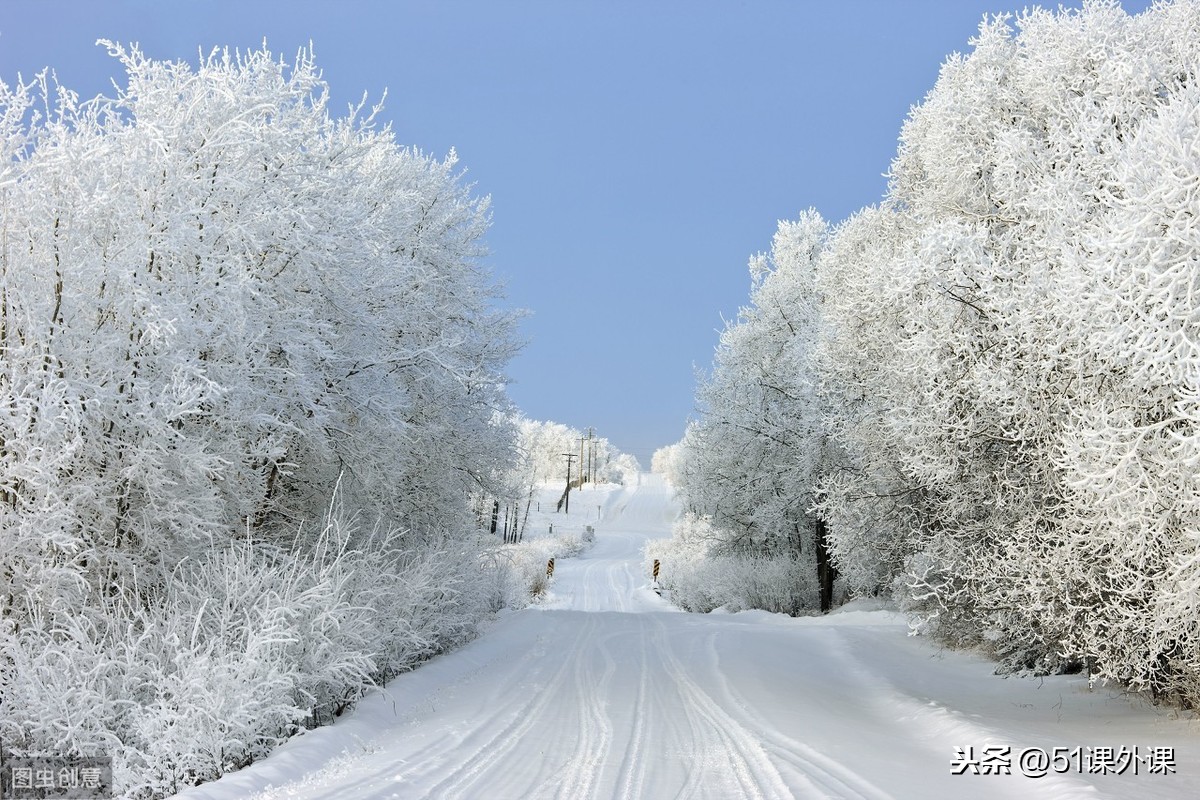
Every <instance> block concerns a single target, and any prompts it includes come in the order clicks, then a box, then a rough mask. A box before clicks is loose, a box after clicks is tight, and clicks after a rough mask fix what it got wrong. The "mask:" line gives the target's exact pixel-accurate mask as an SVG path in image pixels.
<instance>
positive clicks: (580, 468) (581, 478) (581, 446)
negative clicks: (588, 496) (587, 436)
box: [579, 436, 584, 489]
mask: <svg viewBox="0 0 1200 800" xmlns="http://www.w3.org/2000/svg"><path fill="white" fill-rule="evenodd" d="M583 441H584V440H583V437H582V436H581V437H579V488H580V489H582V488H583Z"/></svg>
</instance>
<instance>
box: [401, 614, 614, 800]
mask: <svg viewBox="0 0 1200 800" xmlns="http://www.w3.org/2000/svg"><path fill="white" fill-rule="evenodd" d="M596 627H597V623H596V621H595V619H594V618H588V619H587V621H586V624H585V625H583V626H582V627H581V628H580V629H579V633H578V634H577V636H576V639H575V641H573V642H572V647H571V652H572V653H573V654H574V655H573V657H567V658H564V659H563V662H562V664H561V665H559V667H558V669H557V671H556V672H555V673H554V676H553V677H552V678H551V679H550V681H549V682H548V683H546V684H545V685H544V686H543V687H540V691H538V692H537V693H536V694H535V695H534V697H535V698H536V699H534V700H532V701H528V702H522V701H520V700H518V701H517V702H514V703H510V704H508V705H507V706H505V711H509V710H510V709H513V708H516V709H517V711H516V713H515V714H511V715H509V714H506V713H504V712H498V713H496V714H493V715H490V716H489V718H488V722H489V723H491V722H493V721H496V720H498V719H499V718H500V717H502V716H504V717H507V718H508V719H507V721H506V722H505V723H503V724H502V725H501V726H500V728H499V729H498V730H495V731H494V732H493V733H492V734H491V735H490V736H488V738H487V740H486V741H485V742H484V743H483V744H482V745H480V746H479V747H478V748H476V749H475V751H474V753H472V754H471V755H470V756H468V757H467V758H463V757H462V744H461V743H460V744H458V745H457V746H454V747H452V754H453V755H454V756H455V757H456V758H457V759H458V760H459V762H460V763H459V766H457V767H455V768H454V769H453V771H452V772H450V774H448V775H446V776H445V777H444V778H442V780H440V781H438V782H437V783H435V784H434V785H433V786H431V787H430V788H429V789H428V790H427V791H426V792H425V796H426V797H436V798H447V800H454V798H474V797H479V795H478V794H477V793H469V792H468V790H469V789H471V788H472V787H473V786H474V785H475V783H476V782H478V781H479V780H480V779H481V778H482V777H483V776H484V775H486V774H487V773H488V772H490V771H491V770H492V769H493V768H494V767H496V766H497V765H499V764H500V763H501V762H502V761H503V760H504V758H505V757H507V756H508V755H509V754H510V753H512V751H513V750H515V749H516V748H517V747H518V746H519V745H521V744H522V743H523V740H524V738H525V737H526V735H528V734H529V733H530V731H532V730H533V729H534V728H536V727H538V726H539V725H541V724H542V723H543V722H544V718H545V717H546V712H547V709H548V708H549V707H550V706H551V705H552V703H554V702H556V701H558V700H560V699H561V695H562V694H563V692H562V689H563V687H564V686H565V685H566V683H567V680H568V673H569V672H570V671H571V667H573V666H575V667H576V668H578V663H577V662H578V659H579V652H580V651H581V650H582V649H583V647H582V643H583V642H586V641H587V639H588V638H589V636H590V634H591V632H592V631H594V630H595V628H596ZM514 695H515V696H517V697H521V698H524V697H525V695H523V694H521V693H517V692H514ZM421 757H422V756H420V755H418V756H417V758H421Z"/></svg>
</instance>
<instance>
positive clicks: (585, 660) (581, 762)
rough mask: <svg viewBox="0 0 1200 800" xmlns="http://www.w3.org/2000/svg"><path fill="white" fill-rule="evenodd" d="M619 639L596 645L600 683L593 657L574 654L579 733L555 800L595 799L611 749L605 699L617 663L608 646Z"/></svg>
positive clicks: (604, 639) (579, 651)
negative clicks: (599, 659) (595, 789)
mask: <svg viewBox="0 0 1200 800" xmlns="http://www.w3.org/2000/svg"><path fill="white" fill-rule="evenodd" d="M619 635H620V632H616V633H609V634H608V635H606V636H604V637H602V638H601V639H600V640H599V641H598V642H596V644H595V649H596V651H597V652H598V653H599V654H600V656H601V658H602V660H603V662H604V668H603V670H602V671H601V675H600V677H599V679H597V678H596V677H595V670H594V661H593V659H592V658H591V657H590V654H589V653H588V652H587V651H585V650H583V649H579V648H577V649H576V651H575V653H574V661H575V696H576V698H577V702H578V703H579V704H580V706H581V708H579V733H578V736H577V737H576V742H577V743H576V745H575V751H574V752H573V753H572V754H571V757H570V760H569V761H568V762H567V764H566V766H565V768H564V769H563V770H562V771H561V772H560V776H559V780H560V781H561V784H560V787H559V790H558V793H557V795H556V797H558V798H560V799H561V800H576V799H578V800H586V799H587V798H590V797H592V796H593V790H594V788H595V786H596V782H597V780H598V779H599V777H600V772H601V770H602V769H603V766H604V762H605V761H606V760H607V757H608V752H609V749H610V748H611V746H612V735H613V729H612V721H611V720H610V719H609V717H608V709H607V707H606V704H605V697H606V696H607V694H608V687H609V684H610V683H611V682H612V678H613V675H614V674H615V673H616V670H617V663H616V661H615V660H614V659H613V657H612V653H611V652H610V650H609V646H608V643H609V642H611V641H612V640H613V639H615V638H617V636H619Z"/></svg>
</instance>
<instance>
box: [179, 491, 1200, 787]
mask: <svg viewBox="0 0 1200 800" xmlns="http://www.w3.org/2000/svg"><path fill="white" fill-rule="evenodd" d="M542 505H543V506H546V507H549V503H548V502H543V504H542ZM572 506H573V508H572V514H571V515H570V516H564V515H559V516H558V517H555V518H557V519H560V520H561V522H560V524H561V525H562V526H564V527H565V528H570V527H571V526H574V527H576V528H581V527H582V526H583V525H584V524H592V525H594V526H595V529H596V542H595V546H594V547H593V548H592V549H591V550H590V551H588V552H587V553H585V554H584V555H583V556H582V557H580V558H577V559H570V560H562V561H560V562H559V563H558V564H557V565H556V569H555V575H554V584H553V587H552V593H551V595H550V596H549V597H548V598H547V599H546V601H545V602H543V603H542V604H540V605H538V606H534V607H531V608H529V609H526V610H524V611H520V612H516V613H510V614H507V615H504V616H502V617H501V618H500V619H499V620H498V621H497V622H496V623H495V624H494V625H492V626H491V627H490V628H489V629H488V630H487V632H486V633H485V634H484V635H483V636H481V637H480V638H479V639H477V640H476V641H474V642H473V643H472V644H470V645H468V646H467V647H464V648H463V649H461V650H459V651H457V652H454V653H450V654H448V655H445V656H442V657H440V658H437V659H435V660H434V661H432V662H430V663H428V664H427V665H425V666H423V667H421V668H420V669H418V670H416V671H415V672H412V673H410V674H407V675H403V676H401V677H399V678H397V679H396V680H394V681H392V682H391V683H390V684H389V685H388V687H387V690H386V691H385V692H379V693H377V694H374V695H372V696H370V697H367V698H366V699H364V701H363V702H362V703H361V704H360V705H359V707H358V708H357V709H355V711H354V712H353V713H351V714H348V715H347V716H346V717H345V718H343V719H342V720H340V721H339V722H338V723H337V724H336V725H333V726H331V727H329V728H323V729H319V730H315V731H311V732H309V733H307V734H305V735H303V736H300V737H298V738H296V739H294V740H292V741H291V742H289V743H287V744H286V745H284V746H283V747H282V748H280V749H279V750H278V751H277V752H276V753H275V754H274V755H272V756H271V757H270V758H268V759H266V760H265V761H263V762H261V763H258V764H255V765H252V766H250V767H248V768H247V769H244V770H242V771H240V772H237V773H234V774H231V775H228V776H226V777H225V778H224V779H222V780H220V781H218V782H216V783H213V784H209V785H206V786H201V787H197V788H195V789H192V790H190V791H188V792H185V793H184V794H183V795H181V797H186V798H190V799H191V800H199V799H200V798H209V799H210V800H228V798H241V797H255V796H257V797H262V798H330V799H332V798H465V799H468V800H474V799H477V798H482V799H484V800H486V799H488V798H501V799H503V798H563V800H566V799H567V798H677V797H680V798H720V799H721V800H728V799H729V798H791V797H801V798H808V797H811V798H825V797H836V798H870V799H871V800H875V799H876V798H918V797H919V798H942V797H945V798H961V797H967V796H970V797H977V798H993V797H997V798H999V797H1019V798H1023V800H1032V799H1033V798H1109V797H1111V798H1123V799H1124V798H1185V797H1187V798H1191V797H1195V796H1197V793H1198V792H1200V723H1198V722H1196V721H1195V720H1193V719H1192V718H1190V717H1188V716H1186V715H1180V714H1173V713H1171V712H1169V711H1166V710H1162V709H1156V708H1152V707H1150V706H1148V705H1146V704H1145V703H1144V702H1142V701H1140V700H1138V699H1136V698H1132V697H1128V696H1125V695H1123V694H1122V693H1121V692H1119V691H1117V690H1114V689H1107V688H1103V687H1098V688H1095V689H1089V687H1088V685H1087V681H1086V680H1084V679H1082V678H1080V677H1076V676H1063V677H1053V678H1045V679H1038V678H1008V679H1004V678H1000V677H996V676H995V675H993V674H992V673H993V667H992V665H991V664H989V663H988V662H987V661H986V660H984V659H982V658H980V657H977V656H975V655H972V654H968V653H960V652H949V651H944V650H941V649H939V648H938V647H937V646H936V645H934V644H932V643H930V642H929V641H927V640H924V639H921V638H914V637H910V636H908V628H907V626H906V624H905V621H904V620H903V619H902V618H901V617H900V616H898V615H897V614H895V613H893V612H889V611H887V610H882V609H877V608H873V607H872V606H870V605H869V604H852V605H851V606H848V607H847V608H845V609H843V610H841V611H840V612H838V613H833V614H830V615H827V616H824V617H810V618H802V619H792V618H787V617H781V616H777V615H771V614H766V613H762V612H746V613H740V614H721V613H713V614H708V615H692V614H685V613H682V612H679V611H677V610H674V609H673V608H672V607H671V606H670V605H669V603H667V601H666V600H664V599H662V598H660V597H658V596H657V595H656V594H655V593H654V592H653V591H652V590H651V588H650V580H649V576H647V575H646V574H645V570H644V568H643V564H642V546H643V544H644V543H645V541H646V540H647V539H648V538H653V537H663V536H667V535H669V532H670V525H671V522H672V520H673V519H674V518H675V516H676V513H677V509H676V507H675V504H674V500H673V497H672V492H671V489H670V488H669V486H668V485H666V484H665V483H664V482H662V480H661V479H659V478H658V477H656V476H651V475H643V476H642V477H641V480H640V483H639V485H636V486H628V487H622V488H607V489H606V488H592V487H586V488H585V489H584V490H582V491H580V492H573V493H572ZM662 568H663V569H664V570H669V569H670V565H669V564H664V565H662ZM1001 747H1008V748H1010V751H1009V752H1010V754H1011V755H1010V756H1009V759H1008V760H1009V761H1010V763H1011V767H1010V769H1011V774H973V773H974V772H975V771H976V766H975V765H974V762H980V765H979V768H978V769H979V772H980V773H986V771H987V768H986V766H985V765H986V763H987V762H986V760H984V759H982V756H983V755H984V754H985V752H988V748H1001ZM956 748H962V752H963V754H964V755H965V756H967V757H966V758H963V757H962V756H960V755H959V752H958V751H957V750H956ZM968 748H970V750H968ZM1031 748H1040V749H1041V750H1042V751H1043V752H1045V753H1046V754H1047V755H1048V756H1050V757H1051V758H1054V757H1055V756H1056V755H1057V756H1058V758H1057V760H1055V761H1053V762H1052V763H1051V765H1050V768H1049V769H1048V773H1049V774H1047V775H1046V776H1044V777H1029V776H1026V775H1024V774H1022V770H1021V767H1020V764H1019V757H1020V756H1021V754H1022V753H1023V752H1024V751H1026V750H1029V749H1031ZM1054 748H1061V749H1060V750H1058V751H1055V750H1054ZM1077 748H1081V749H1077ZM1090 748H1113V750H1114V751H1116V752H1115V753H1114V755H1115V756H1119V755H1120V752H1121V751H1120V748H1126V753H1130V754H1131V753H1133V751H1134V748H1137V754H1138V756H1139V757H1140V758H1141V759H1142V760H1140V761H1137V760H1134V761H1132V762H1131V763H1129V764H1127V766H1126V768H1125V770H1124V772H1123V774H1119V775H1118V774H1112V773H1113V772H1114V770H1113V769H1109V770H1107V774H1106V772H1105V771H1104V770H1102V769H1099V767H1100V766H1101V759H1100V758H1098V757H1094V755H1093V751H1091V750H1090ZM1154 748H1173V750H1172V752H1171V753H1170V755H1173V764H1172V766H1173V769H1174V772H1170V771H1169V770H1164V771H1165V772H1166V774H1158V773H1157V772H1156V773H1154V774H1151V772H1150V769H1151V764H1156V765H1157V767H1156V769H1157V768H1159V767H1162V766H1163V765H1164V764H1165V762H1166V761H1167V759H1166V756H1167V755H1168V753H1166V752H1165V751H1158V753H1157V754H1158V756H1161V757H1160V758H1148V756H1150V755H1151V754H1152V753H1154V752H1155V750H1154ZM992 752H1003V751H992ZM1101 752H1103V751H1101ZM1004 760H1005V759H1004V758H1003V757H1001V758H999V759H998V760H997V761H995V762H993V763H994V764H996V765H997V766H999V765H1002V764H1003V762H1004ZM1034 760H1035V761H1036V757H1034ZM956 763H957V765H958V767H957V771H960V772H963V773H964V774H953V773H954V772H955V771H956V767H955V764H956ZM1118 763H1119V760H1118ZM1134 767H1137V769H1138V774H1136V775H1135V774H1133V769H1134ZM1056 770H1059V771H1056ZM1093 770H1095V771H1093ZM1000 772H1001V773H1003V769H1000Z"/></svg>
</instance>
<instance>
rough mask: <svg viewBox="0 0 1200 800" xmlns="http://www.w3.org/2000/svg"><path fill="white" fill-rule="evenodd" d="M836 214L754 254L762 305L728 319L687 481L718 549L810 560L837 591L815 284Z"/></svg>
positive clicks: (825, 598)
mask: <svg viewBox="0 0 1200 800" xmlns="http://www.w3.org/2000/svg"><path fill="white" fill-rule="evenodd" d="M825 236H826V223H825V221H824V220H822V219H821V218H820V216H819V215H818V214H816V213H815V212H813V211H809V212H806V213H805V214H803V215H802V216H801V217H800V219H799V220H798V221H795V222H781V223H780V224H779V229H778V232H777V233H776V234H775V237H774V240H773V242H772V247H771V252H770V254H760V255H758V256H756V257H755V258H753V259H751V261H750V274H751V280H752V289H751V296H750V300H751V305H750V306H747V307H745V308H743V309H742V310H741V312H740V314H739V318H738V320H737V322H736V323H734V324H731V325H729V326H727V327H726V329H725V331H724V332H723V333H722V335H721V342H720V345H719V346H718V348H717V354H716V359H715V363H714V366H713V373H712V376H711V377H710V379H709V380H708V381H707V382H706V383H705V384H704V385H703V386H702V387H701V389H700V391H699V400H700V403H701V406H702V411H703V413H702V415H701V417H700V419H699V420H698V421H697V422H696V423H695V424H694V425H692V426H690V427H689V429H688V431H687V434H686V435H685V437H684V439H683V442H682V445H681V446H682V448H683V458H682V461H683V466H682V469H681V472H682V475H681V482H682V486H681V487H680V489H681V492H682V496H683V498H684V503H685V506H686V508H687V509H688V510H689V511H690V512H692V513H693V514H696V515H701V516H704V517H706V518H708V519H709V520H710V521H711V525H712V528H713V529H714V530H715V531H716V532H717V535H718V536H719V538H720V543H719V545H718V546H717V547H716V548H715V549H714V553H717V552H719V553H723V554H726V555H743V556H771V557H774V556H786V557H789V558H799V559H801V560H802V561H803V562H805V563H807V564H809V565H810V568H811V570H812V571H813V573H814V574H818V573H819V574H820V576H821V586H822V595H821V606H822V608H823V609H827V608H828V607H829V605H830V602H831V598H832V591H833V585H832V584H833V570H832V567H831V564H830V561H829V555H828V551H827V548H826V541H825V533H824V525H823V523H822V522H821V520H820V519H818V518H816V517H815V516H813V515H812V514H811V513H810V512H811V508H812V506H813V504H814V502H815V501H816V499H817V495H816V490H817V483H818V481H819V479H820V476H821V473H822V471H823V469H824V468H825V465H826V463H827V461H828V458H829V455H828V451H827V447H826V442H825V436H824V430H823V420H822V410H821V406H822V401H821V399H820V397H819V395H818V392H817V388H818V386H817V380H816V377H815V374H814V372H813V369H812V355H813V351H814V346H815V343H816V340H817V335H818V330H819V326H820V303H819V300H818V296H817V293H816V287H815V284H814V279H815V270H816V263H817V259H818V258H819V256H820V252H821V248H822V247H823V244H824V239H825Z"/></svg>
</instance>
